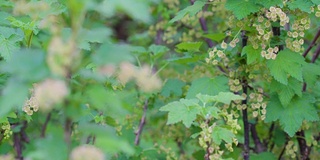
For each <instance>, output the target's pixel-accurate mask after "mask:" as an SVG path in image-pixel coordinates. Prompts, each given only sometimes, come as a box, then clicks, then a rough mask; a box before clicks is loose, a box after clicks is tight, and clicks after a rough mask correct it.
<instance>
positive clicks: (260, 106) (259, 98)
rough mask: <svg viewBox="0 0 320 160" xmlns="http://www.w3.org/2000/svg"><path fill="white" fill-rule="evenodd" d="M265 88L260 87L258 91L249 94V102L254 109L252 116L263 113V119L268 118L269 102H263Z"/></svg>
mask: <svg viewBox="0 0 320 160" xmlns="http://www.w3.org/2000/svg"><path fill="white" fill-rule="evenodd" d="M262 93H263V89H262V88H259V89H258V92H257V93H254V92H253V93H250V94H249V103H250V106H251V110H252V116H253V117H258V115H261V116H260V118H261V120H264V119H265V118H266V114H267V110H266V108H267V103H265V102H263V94H262Z"/></svg>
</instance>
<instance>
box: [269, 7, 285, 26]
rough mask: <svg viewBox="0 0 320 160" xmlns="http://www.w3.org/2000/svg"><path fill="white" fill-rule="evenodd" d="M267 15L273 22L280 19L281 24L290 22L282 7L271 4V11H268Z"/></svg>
mask: <svg viewBox="0 0 320 160" xmlns="http://www.w3.org/2000/svg"><path fill="white" fill-rule="evenodd" d="M266 17H267V18H268V19H270V20H271V21H273V22H276V21H278V20H279V21H280V26H284V25H286V24H287V23H289V17H288V16H287V15H286V13H284V12H283V11H282V10H281V8H278V7H273V6H271V7H270V8H269V11H266Z"/></svg>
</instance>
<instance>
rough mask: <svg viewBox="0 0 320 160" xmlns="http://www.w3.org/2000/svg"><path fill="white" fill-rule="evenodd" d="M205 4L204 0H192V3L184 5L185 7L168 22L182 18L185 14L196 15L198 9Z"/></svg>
mask: <svg viewBox="0 0 320 160" xmlns="http://www.w3.org/2000/svg"><path fill="white" fill-rule="evenodd" d="M205 4H206V2H204V1H196V2H194V4H193V5H190V6H188V7H186V8H185V9H183V10H181V11H179V12H178V13H177V15H176V16H175V17H174V18H172V19H171V20H170V21H169V23H173V22H176V21H178V20H180V19H182V18H183V17H184V16H186V15H187V14H188V15H189V16H190V17H192V16H194V15H196V14H197V13H198V12H199V11H201V10H202V7H203V6H204V5H205Z"/></svg>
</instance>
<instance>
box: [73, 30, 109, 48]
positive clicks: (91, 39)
mask: <svg viewBox="0 0 320 160" xmlns="http://www.w3.org/2000/svg"><path fill="white" fill-rule="evenodd" d="M111 34H112V31H111V30H110V29H109V28H94V29H91V30H87V29H83V30H81V31H80V36H79V38H78V42H80V44H82V45H79V48H80V49H85V50H91V47H90V44H89V43H103V42H104V41H106V39H107V38H108V37H109V36H111Z"/></svg>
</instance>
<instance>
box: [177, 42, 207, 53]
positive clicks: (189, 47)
mask: <svg viewBox="0 0 320 160" xmlns="http://www.w3.org/2000/svg"><path fill="white" fill-rule="evenodd" d="M201 45H202V42H181V43H179V44H177V45H176V47H177V48H178V50H181V51H193V52H195V51H199V48H200V47H201Z"/></svg>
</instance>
